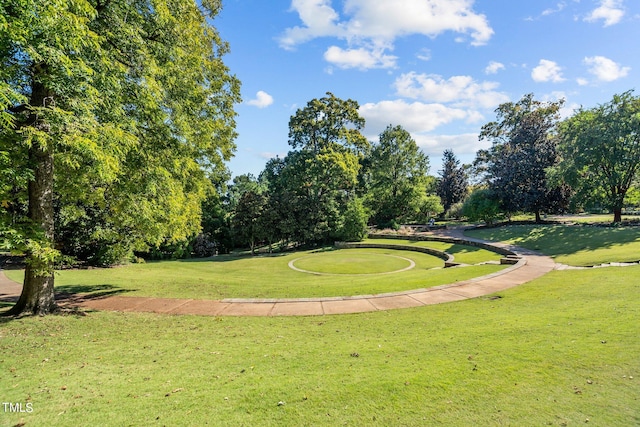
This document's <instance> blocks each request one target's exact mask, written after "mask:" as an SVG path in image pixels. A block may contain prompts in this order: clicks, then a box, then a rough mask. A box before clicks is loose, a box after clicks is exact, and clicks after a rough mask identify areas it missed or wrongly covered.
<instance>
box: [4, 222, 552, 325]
mask: <svg viewBox="0 0 640 427" xmlns="http://www.w3.org/2000/svg"><path fill="white" fill-rule="evenodd" d="M438 235H442V236H443V237H444V238H454V239H456V240H457V241H458V242H462V241H467V242H474V243H478V244H482V245H489V246H491V247H495V248H498V249H499V250H501V251H509V252H512V253H514V254H517V255H519V256H520V257H521V258H520V260H518V262H517V263H516V264H515V265H512V266H511V267H507V268H506V269H504V270H501V271H499V272H497V273H493V274H490V275H486V276H481V277H476V278H473V279H469V280H464V281H461V282H456V283H452V284H448V285H442V286H436V287H433V288H425V289H413V290H408V291H403V292H394V293H387V294H377V295H359V296H353V297H327V298H295V299H238V298H229V299H224V300H194V299H176V298H148V297H122V296H107V297H100V298H93V299H92V298H91V297H86V298H85V297H84V296H82V295H80V296H63V297H62V298H59V299H58V302H59V304H60V305H61V306H64V307H79V308H85V309H92V310H111V311H124V312H133V311H135V312H153V313H166V314H194V315H204V316H319V315H329V314H347V313H363V312H368V311H380V310H391V309H399V308H410V307H419V306H424V305H432V304H441V303H445V302H453V301H460V300H465V299H469V298H477V297H480V296H484V295H488V294H492V293H495V292H499V291H502V290H505V289H509V288H512V287H515V286H518V285H521V284H523V283H526V282H529V281H531V280H533V279H536V278H538V277H540V276H543V275H545V274H547V273H548V272H550V271H552V270H554V269H555V267H556V264H555V262H554V261H553V259H552V258H550V257H548V256H545V255H542V254H540V253H537V252H534V251H530V250H527V249H524V248H520V247H517V246H512V245H507V244H503V243H493V242H488V241H484V240H479V239H472V238H468V237H465V236H464V235H463V231H462V230H446V231H443V232H441V233H438ZM21 289H22V286H21V285H20V284H18V283H15V282H12V281H11V280H9V279H7V278H6V276H5V275H4V274H3V273H2V271H0V300H3V301H10V300H12V299H13V300H17V295H19V293H20V291H21Z"/></svg>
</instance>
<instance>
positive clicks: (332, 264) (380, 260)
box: [289, 249, 416, 275]
mask: <svg viewBox="0 0 640 427" xmlns="http://www.w3.org/2000/svg"><path fill="white" fill-rule="evenodd" d="M415 265H416V264H415V262H414V261H413V260H411V259H409V258H405V257H401V256H397V255H390V254H382V253H372V252H368V251H366V250H359V249H345V250H332V251H326V252H316V253H312V254H310V255H307V256H304V257H300V258H296V259H293V260H291V261H289V268H291V269H293V270H296V271H299V272H302V273H309V274H318V275H377V274H391V273H399V272H402V271H407V270H411V269H412V268H414V267H415Z"/></svg>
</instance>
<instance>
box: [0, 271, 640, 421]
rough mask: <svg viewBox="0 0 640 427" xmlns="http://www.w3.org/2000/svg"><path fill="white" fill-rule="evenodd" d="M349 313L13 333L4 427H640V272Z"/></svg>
mask: <svg viewBox="0 0 640 427" xmlns="http://www.w3.org/2000/svg"><path fill="white" fill-rule="evenodd" d="M498 296H499V297H501V298H495V296H494V298H490V297H484V298H478V299H474V300H468V301H463V302H456V303H449V304H442V305H436V306H425V307H420V308H415V309H403V310H391V311H385V312H375V313H362V314H355V315H340V316H313V317H280V318H235V317H224V318H214V317H197V316H168V315H154V314H139V313H108V312H102V313H97V312H96V313H90V314H89V315H88V316H86V317H75V316H49V317H44V318H40V317H33V318H23V319H19V320H11V321H6V320H5V321H3V323H0V354H1V356H0V367H1V369H2V375H0V390H2V400H3V401H6V402H31V403H32V404H33V409H34V411H33V412H32V413H22V414H11V413H2V414H0V419H1V420H2V422H1V424H2V425H7V426H13V425H16V424H19V423H24V425H26V426H50V427H56V426H70V425H78V426H80V425H92V426H93V425H100V426H123V425H136V426H137V425H167V426H169V425H171V426H182V425H214V426H229V425H234V426H235V425H246V426H293V425H313V426H325V425H326V426H335V425H357V426H364V425H373V426H390V425H403V426H425V425H446V426H463V425H464V426H467V425H482V426H493V425H496V426H497V425H513V426H544V425H553V426H561V425H567V426H572V425H573V426H577V425H595V426H633V425H638V424H640V415H639V412H638V408H640V400H639V398H638V396H640V360H639V359H638V354H640V340H638V337H639V336H640V324H639V323H638V318H639V317H640V267H628V268H605V269H599V270H585V271H571V272H568V271H557V272H552V273H550V274H548V275H546V276H544V277H543V278H540V279H538V280H536V281H534V282H530V283H527V284H525V285H521V286H519V287H517V288H513V289H510V290H508V291H503V292H500V293H499V294H498Z"/></svg>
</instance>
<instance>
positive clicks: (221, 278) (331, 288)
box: [6, 249, 504, 299]
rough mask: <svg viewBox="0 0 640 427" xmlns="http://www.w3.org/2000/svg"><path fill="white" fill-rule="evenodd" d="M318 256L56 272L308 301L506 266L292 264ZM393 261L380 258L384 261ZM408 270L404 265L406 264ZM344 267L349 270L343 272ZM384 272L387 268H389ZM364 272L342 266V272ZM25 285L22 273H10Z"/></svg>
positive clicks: (62, 276)
mask: <svg viewBox="0 0 640 427" xmlns="http://www.w3.org/2000/svg"><path fill="white" fill-rule="evenodd" d="M314 252H316V251H300V252H293V253H285V254H276V255H261V256H256V257H251V256H242V257H237V256H218V257H214V258H211V259H205V260H182V261H162V262H150V263H146V264H133V265H127V266H123V267H117V268H110V269H91V270H63V271H59V272H57V273H56V287H57V289H58V291H66V292H74V293H79V292H102V293H105V292H106V293H108V292H111V293H121V294H124V295H127V296H147V297H165V298H191V299H224V298H310V297H331V296H352V295H370V294H379V293H387V292H398V291H405V290H411V289H420V288H428V287H432V286H438V285H444V284H448V283H455V282H458V281H461V280H467V279H470V278H473V277H477V276H482V275H486V274H491V273H494V272H496V271H499V270H500V269H502V268H504V266H498V265H482V266H470V267H464V268H455V269H445V268H434V267H443V266H444V262H443V261H442V260H441V259H438V258H436V257H433V256H431V255H427V254H423V253H418V252H413V251H400V250H392V249H343V250H338V251H333V253H334V254H335V255H336V256H344V257H346V258H350V257H353V256H356V255H357V254H358V253H360V254H378V255H385V254H386V255H392V256H400V257H403V258H407V259H410V260H413V261H414V262H415V263H416V267H415V268H413V269H411V270H408V271H403V272H398V273H394V274H381V275H379V276H371V275H364V274H361V275H357V274H356V275H348V276H341V275H337V276H328V275H316V274H309V273H302V272H299V271H295V270H293V269H291V268H290V267H289V265H288V263H289V262H290V261H292V260H296V259H298V258H304V257H309V256H313V255H314ZM323 253H324V252H322V251H318V253H317V254H316V255H318V256H319V263H317V264H316V266H315V267H314V268H320V269H321V270H322V269H325V270H326V269H331V268H332V263H331V260H330V259H322V257H321V255H322V254H323ZM387 258H388V259H393V258H391V257H384V256H382V257H381V259H387ZM403 265H404V262H403ZM345 267H346V268H345ZM385 268H386V267H385ZM349 271H351V272H354V273H361V272H362V271H361V269H359V268H358V266H357V265H355V264H354V266H353V270H349V269H348V266H343V270H342V272H343V273H347V272H349ZM6 273H7V276H9V278H11V279H12V280H15V281H18V282H21V281H22V280H23V273H22V272H21V271H18V270H15V271H7V272H6Z"/></svg>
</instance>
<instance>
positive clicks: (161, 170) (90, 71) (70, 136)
mask: <svg viewBox="0 0 640 427" xmlns="http://www.w3.org/2000/svg"><path fill="white" fill-rule="evenodd" d="M219 8H220V4H219V2H218V1H215V0H206V1H202V2H201V3H196V2H195V1H194V0H173V1H169V0H156V1H151V0H134V1H129V0H47V1H42V0H6V1H4V2H2V4H1V5H0V61H1V62H2V67H0V114H1V116H0V133H1V134H0V153H3V154H2V155H0V160H3V161H5V162H6V163H8V164H9V165H10V167H11V170H12V171H14V172H15V173H14V172H12V173H10V174H5V175H3V176H2V179H3V182H2V183H1V184H0V191H2V194H1V195H0V200H2V204H1V206H2V208H0V209H2V210H3V212H2V213H3V218H4V219H3V224H2V230H1V231H3V235H4V237H5V240H4V241H5V246H10V247H13V248H14V249H21V250H23V251H25V253H26V255H27V259H26V263H27V267H26V272H25V281H24V286H23V291H22V295H21V296H20V299H19V301H18V303H17V304H16V305H15V306H14V307H13V308H12V310H10V313H11V314H18V313H39V314H46V313H48V312H51V311H53V310H55V308H56V304H55V299H54V293H53V282H54V276H53V265H54V261H55V259H56V257H57V255H58V251H57V245H56V242H55V237H56V233H55V227H54V224H55V221H56V210H55V209H54V205H55V206H57V209H58V210H59V211H58V216H57V218H59V220H60V221H66V222H67V223H73V221H77V220H79V219H83V218H84V219H86V220H89V221H94V222H96V223H97V226H96V232H95V235H94V236H93V237H95V239H96V240H98V241H100V242H101V243H102V244H105V245H106V244H109V243H113V242H119V241H123V242H125V243H126V244H127V245H128V249H129V250H133V249H139V250H140V249H144V248H146V247H150V246H158V245H160V244H162V243H164V242H171V241H177V240H181V239H184V238H186V237H188V236H190V235H194V234H195V233H197V231H198V228H199V225H200V221H199V217H200V206H201V202H202V200H203V199H204V197H205V195H206V189H207V183H208V180H207V173H206V171H207V169H210V170H211V169H216V168H219V167H221V163H222V161H223V160H225V159H228V158H229V157H230V156H231V153H232V150H233V148H234V145H233V138H234V137H235V132H234V130H233V128H234V116H235V114H234V112H233V104H234V103H235V102H238V101H239V82H238V81H237V79H235V77H233V76H231V75H229V72H228V69H227V68H226V66H225V65H224V64H223V63H222V60H221V56H222V55H223V54H224V53H225V52H226V51H227V46H226V44H225V43H224V42H223V41H222V40H220V38H219V35H218V34H217V32H216V31H215V29H214V28H213V27H211V26H210V25H209V24H208V23H207V18H208V17H212V16H214V15H215V14H216V13H217V12H218V10H219ZM94 213H97V214H94Z"/></svg>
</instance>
